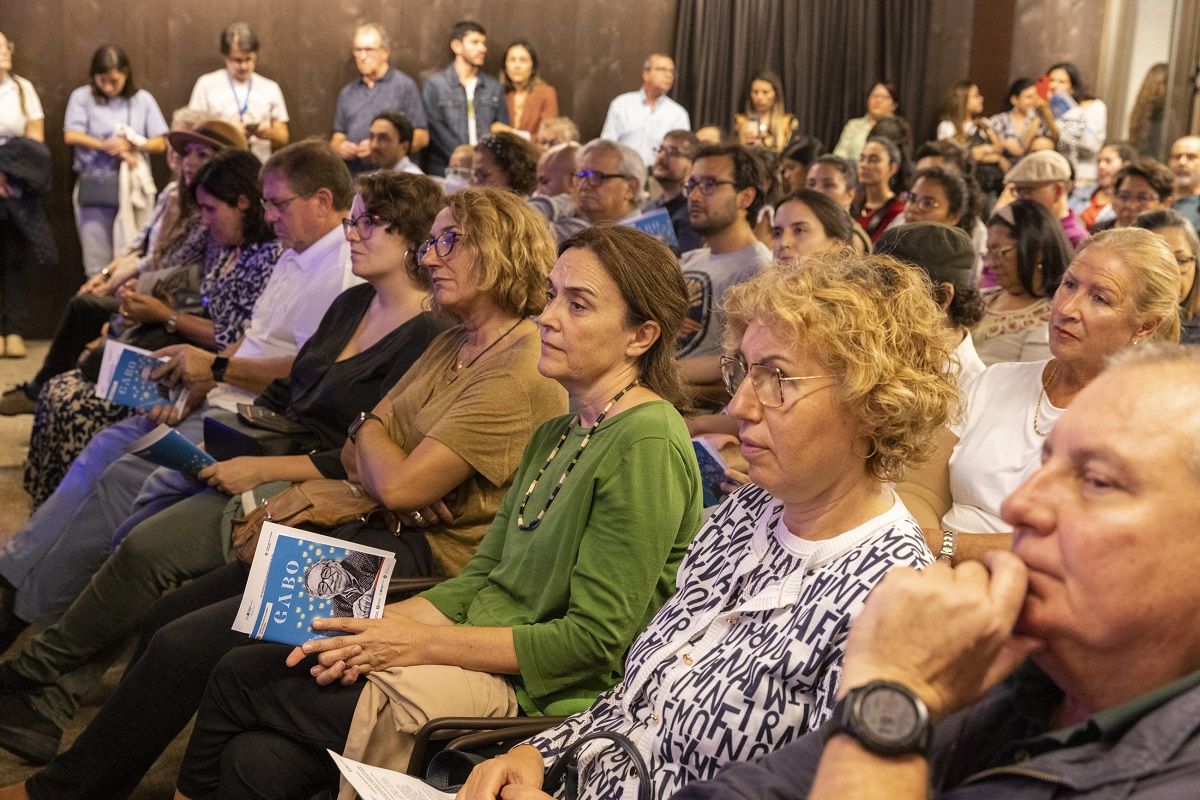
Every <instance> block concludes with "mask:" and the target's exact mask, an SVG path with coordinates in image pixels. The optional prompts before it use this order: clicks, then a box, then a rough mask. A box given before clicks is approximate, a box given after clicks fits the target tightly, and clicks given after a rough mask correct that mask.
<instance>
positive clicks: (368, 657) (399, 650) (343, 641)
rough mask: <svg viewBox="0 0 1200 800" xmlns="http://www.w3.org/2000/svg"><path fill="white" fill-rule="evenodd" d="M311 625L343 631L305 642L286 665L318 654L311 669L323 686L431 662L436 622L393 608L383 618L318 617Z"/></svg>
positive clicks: (292, 654) (295, 649) (326, 629)
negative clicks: (428, 650)
mask: <svg viewBox="0 0 1200 800" xmlns="http://www.w3.org/2000/svg"><path fill="white" fill-rule="evenodd" d="M312 629H313V630H314V631H342V632H343V635H341V636H333V637H330V638H328V639H312V640H311V641H308V642H305V643H304V644H303V645H301V646H300V647H297V648H294V649H293V650H292V652H290V653H289V654H288V656H287V665H288V666H289V667H294V666H296V665H297V664H299V663H300V662H301V661H303V660H304V659H305V658H306V657H307V656H310V655H316V656H317V663H316V664H315V665H313V667H312V668H311V669H310V670H309V672H310V673H311V674H312V676H313V677H314V678H316V680H317V683H319V684H320V685H322V686H328V685H330V684H331V683H334V682H335V681H340V682H341V683H342V684H343V685H345V686H349V685H350V684H352V683H354V682H355V681H357V680H358V679H359V677H360V676H362V675H366V674H367V673H368V672H375V671H377V670H383V669H388V668H390V667H411V666H414V665H418V664H427V663H429V660H428V658H427V657H426V652H427V648H428V645H429V641H430V639H431V637H432V630H433V626H431V625H425V624H424V623H421V622H418V621H416V620H415V619H413V618H412V617H408V616H405V615H404V614H402V613H399V612H396V611H393V610H391V609H389V610H388V611H386V612H385V615H384V616H383V617H381V618H380V619H358V618H353V617H336V618H333V619H330V618H325V617H318V618H316V619H314V620H313V621H312Z"/></svg>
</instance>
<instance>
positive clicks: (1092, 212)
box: [1079, 142, 1137, 231]
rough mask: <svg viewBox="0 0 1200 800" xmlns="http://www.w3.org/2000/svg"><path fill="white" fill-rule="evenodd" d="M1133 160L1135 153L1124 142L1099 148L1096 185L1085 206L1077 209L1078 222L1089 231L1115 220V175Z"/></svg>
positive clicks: (1112, 143) (1135, 156)
mask: <svg viewBox="0 0 1200 800" xmlns="http://www.w3.org/2000/svg"><path fill="white" fill-rule="evenodd" d="M1135 158H1137V152H1136V151H1135V150H1134V149H1133V148H1132V147H1130V146H1129V145H1128V144H1126V143H1124V142H1111V143H1109V144H1106V145H1104V147H1102V148H1100V155H1099V157H1098V158H1097V159H1096V185H1095V186H1093V187H1092V192H1091V194H1090V195H1089V196H1088V197H1087V198H1086V204H1085V205H1083V207H1082V208H1080V209H1079V221H1080V222H1082V223H1083V224H1084V225H1085V226H1086V227H1087V229H1088V230H1089V231H1095V230H1096V226H1097V225H1100V224H1103V223H1106V222H1108V221H1109V220H1112V219H1115V218H1116V212H1115V211H1113V207H1112V200H1113V195H1114V194H1115V193H1116V191H1115V188H1114V183H1115V181H1116V178H1117V173H1118V172H1120V171H1121V168H1122V167H1124V166H1125V165H1126V164H1128V163H1130V162H1131V161H1133V160H1134V159H1135Z"/></svg>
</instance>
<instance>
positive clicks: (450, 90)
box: [421, 63, 508, 175]
mask: <svg viewBox="0 0 1200 800" xmlns="http://www.w3.org/2000/svg"><path fill="white" fill-rule="evenodd" d="M421 97H422V99H423V100H424V101H425V116H426V117H428V119H429V147H428V148H426V150H425V172H426V173H428V174H430V175H443V174H445V172H446V165H447V164H448V163H449V162H450V154H451V153H453V152H454V148H456V147H458V146H459V145H460V144H465V143H466V142H467V141H468V140H469V139H470V136H469V135H468V132H467V91H466V89H464V88H463V85H462V83H461V82H460V81H459V80H458V73H457V72H455V71H454V64H453V63H451V64H450V66H448V67H446V69H444V70H442V71H441V72H435V73H434V74H433V75H430V76H429V77H428V78H427V79H426V80H425V86H424V87H423V88H422V89H421ZM493 122H504V123H507V122H508V104H507V102H506V101H505V99H504V89H503V87H501V86H500V81H498V80H496V79H495V78H493V77H492V76H491V75H487V74H484V73H482V72H480V73H479V82H478V83H477V84H475V126H476V130H477V131H478V133H479V137H480V138H483V137H484V136H485V135H487V133H488V130H489V129H490V128H491V127H492V123H493Z"/></svg>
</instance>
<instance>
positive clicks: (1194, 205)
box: [1171, 194, 1200, 229]
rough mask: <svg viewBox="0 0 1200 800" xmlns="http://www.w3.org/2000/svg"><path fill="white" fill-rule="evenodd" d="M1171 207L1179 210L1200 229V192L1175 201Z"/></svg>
mask: <svg viewBox="0 0 1200 800" xmlns="http://www.w3.org/2000/svg"><path fill="white" fill-rule="evenodd" d="M1171 208H1173V209H1175V210H1176V211H1178V212H1179V213H1180V214H1182V215H1183V216H1184V217H1186V218H1187V219H1188V220H1190V221H1191V223H1192V225H1193V226H1194V227H1195V228H1198V229H1200V194H1190V195H1188V196H1187V197H1181V198H1179V199H1178V200H1176V201H1175V204H1174V205H1173V206H1171Z"/></svg>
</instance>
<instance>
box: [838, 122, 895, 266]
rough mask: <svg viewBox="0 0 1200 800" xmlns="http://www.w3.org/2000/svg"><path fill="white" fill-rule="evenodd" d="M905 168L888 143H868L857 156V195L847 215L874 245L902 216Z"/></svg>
mask: <svg viewBox="0 0 1200 800" xmlns="http://www.w3.org/2000/svg"><path fill="white" fill-rule="evenodd" d="M903 164H904V161H903V157H902V154H901V152H900V148H899V147H898V146H897V145H896V144H895V142H893V141H891V140H890V139H874V138H872V139H868V140H867V143H866V144H865V145H863V147H862V152H861V154H860V155H859V156H858V166H857V170H858V194H857V196H856V197H855V199H854V203H853V205H852V206H851V207H850V214H851V216H853V217H854V218H855V221H856V222H858V224H859V225H861V226H862V228H863V230H864V231H866V232H867V235H868V236H870V237H871V241H872V242H875V241H876V240H878V239H879V237H880V236H882V235H883V232H884V231H885V230H887V229H888V226H889V225H891V224H892V223H894V222H895V221H896V219H897V218H898V217H899V216H900V214H901V213H903V212H904V198H903V197H902V196H901V195H902V194H903V192H904V188H905V185H904V178H903V176H902V173H901V169H900V168H901V166H902V165H903Z"/></svg>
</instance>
